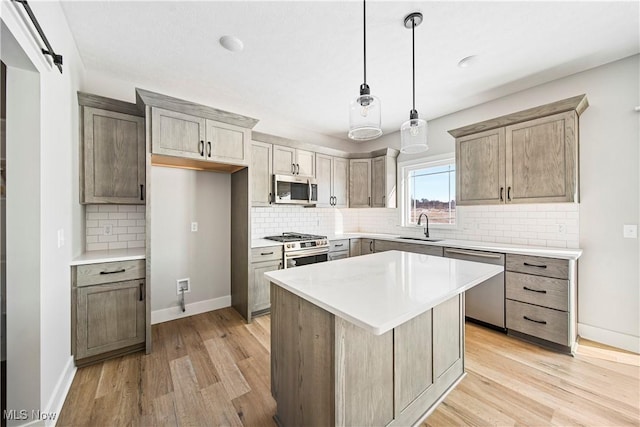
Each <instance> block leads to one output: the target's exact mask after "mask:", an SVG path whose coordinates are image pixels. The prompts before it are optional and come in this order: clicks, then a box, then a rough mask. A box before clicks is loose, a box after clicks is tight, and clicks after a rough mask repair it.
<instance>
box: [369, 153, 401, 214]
mask: <svg viewBox="0 0 640 427" xmlns="http://www.w3.org/2000/svg"><path fill="white" fill-rule="evenodd" d="M371 207H373V208H395V207H396V159H395V158H393V157H391V156H379V157H374V158H373V159H372V160H371Z"/></svg>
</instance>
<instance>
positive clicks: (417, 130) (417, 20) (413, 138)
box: [400, 12, 429, 154]
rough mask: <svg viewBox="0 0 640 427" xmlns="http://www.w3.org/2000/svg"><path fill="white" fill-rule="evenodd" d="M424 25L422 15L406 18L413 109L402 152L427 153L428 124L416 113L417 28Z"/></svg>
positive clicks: (403, 131) (402, 133)
mask: <svg viewBox="0 0 640 427" xmlns="http://www.w3.org/2000/svg"><path fill="white" fill-rule="evenodd" d="M421 23H422V13H420V12H414V13H411V14H409V15H407V17H406V18H404V26H405V27H406V28H411V38H412V43H413V44H412V51H413V109H412V110H411V111H410V112H409V120H407V121H406V122H404V123H403V124H402V126H401V127H400V152H402V153H409V154H413V153H420V152H422V151H427V150H428V149H429V146H428V145H427V122H426V121H425V120H422V119H421V118H419V117H418V112H417V111H416V34H415V28H416V27H417V26H418V25H420V24H421Z"/></svg>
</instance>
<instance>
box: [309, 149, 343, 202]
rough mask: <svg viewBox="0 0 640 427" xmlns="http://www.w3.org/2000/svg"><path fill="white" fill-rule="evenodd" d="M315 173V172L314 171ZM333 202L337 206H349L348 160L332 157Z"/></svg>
mask: <svg viewBox="0 0 640 427" xmlns="http://www.w3.org/2000/svg"><path fill="white" fill-rule="evenodd" d="M316 173H317V172H316ZM332 176H333V203H334V206H335V207H337V208H348V207H349V160H348V159H343V158H341V157H334V158H333V173H332Z"/></svg>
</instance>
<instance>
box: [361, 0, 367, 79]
mask: <svg viewBox="0 0 640 427" xmlns="http://www.w3.org/2000/svg"><path fill="white" fill-rule="evenodd" d="M362 23H363V28H364V43H363V46H364V84H365V85H366V84H367V0H362Z"/></svg>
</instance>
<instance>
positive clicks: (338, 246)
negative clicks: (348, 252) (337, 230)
mask: <svg viewBox="0 0 640 427" xmlns="http://www.w3.org/2000/svg"><path fill="white" fill-rule="evenodd" d="M334 246H335V247H336V248H341V247H343V246H344V243H340V244H339V245H334Z"/></svg>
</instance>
